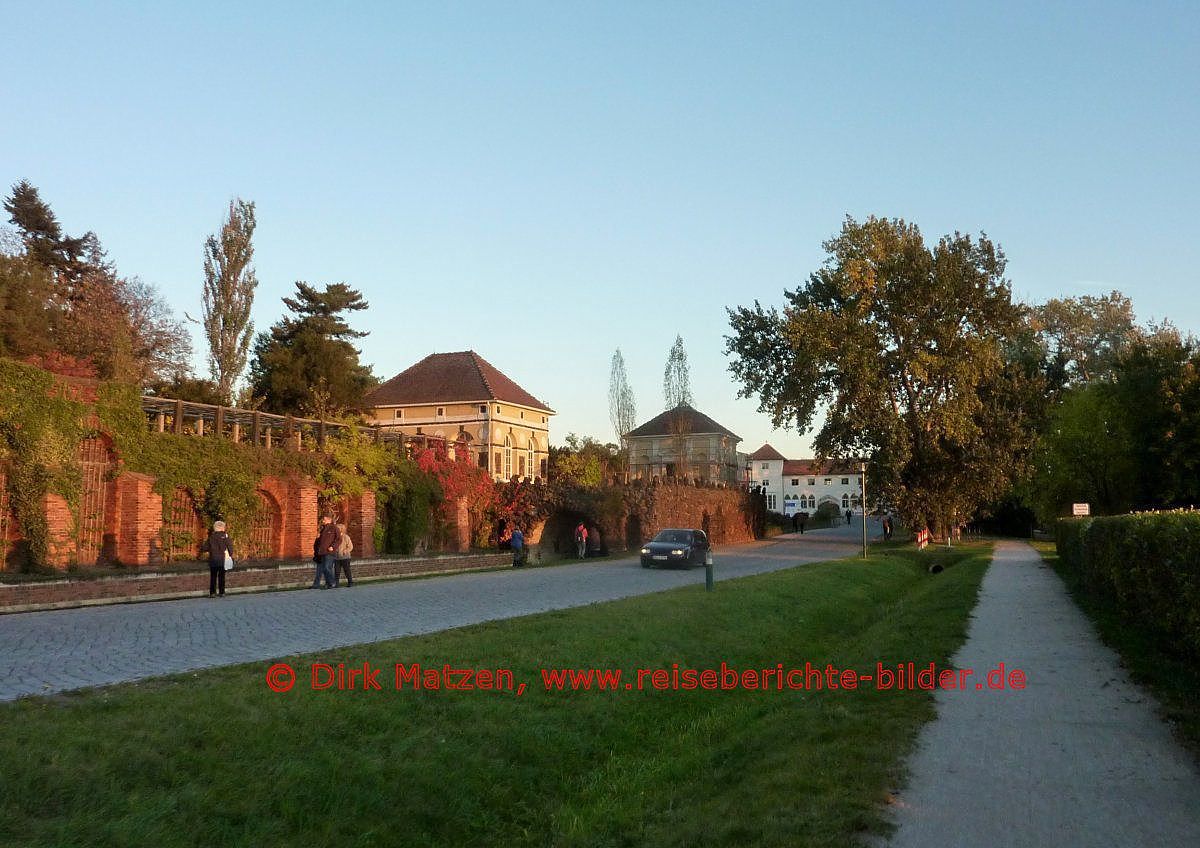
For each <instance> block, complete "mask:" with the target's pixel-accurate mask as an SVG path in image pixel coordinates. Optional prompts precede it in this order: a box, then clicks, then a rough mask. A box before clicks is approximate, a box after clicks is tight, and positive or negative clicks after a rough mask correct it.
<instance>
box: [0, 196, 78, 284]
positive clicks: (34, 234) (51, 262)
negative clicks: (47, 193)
mask: <svg viewBox="0 0 1200 848" xmlns="http://www.w3.org/2000/svg"><path fill="white" fill-rule="evenodd" d="M4 209H5V210H6V211H7V212H8V214H9V216H10V217H9V221H10V222H11V223H13V224H15V225H16V227H17V230H18V231H19V233H20V235H21V239H22V241H23V242H24V243H25V252H26V253H27V254H28V256H29V258H30V259H31V260H33V261H34V262H36V263H37V264H39V265H41V266H42V267H44V268H49V269H51V270H53V271H58V272H61V273H75V272H77V271H78V269H79V260H80V257H82V256H83V254H84V251H85V250H86V248H87V242H88V239H87V236H80V237H78V238H71V237H69V236H67V235H66V234H65V233H63V230H62V226H61V225H60V224H59V223H58V218H57V217H56V216H55V214H54V211H53V210H52V209H51V208H50V204H48V203H46V201H44V200H42V198H41V195H40V194H39V193H38V190H37V189H36V188H35V187H34V186H33V185H32V184H31V183H30V182H29V180H21V181H20V182H19V183H16V184H15V185H14V186H13V187H12V193H11V194H10V195H9V196H8V198H7V199H6V200H5V201H4Z"/></svg>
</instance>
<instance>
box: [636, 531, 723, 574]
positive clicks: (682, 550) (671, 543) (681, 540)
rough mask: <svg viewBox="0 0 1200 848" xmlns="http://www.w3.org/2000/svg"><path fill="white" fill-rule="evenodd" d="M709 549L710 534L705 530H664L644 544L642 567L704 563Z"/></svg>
mask: <svg viewBox="0 0 1200 848" xmlns="http://www.w3.org/2000/svg"><path fill="white" fill-rule="evenodd" d="M708 551H709V545H708V536H707V535H705V533H704V531H703V530H678V529H670V530H663V531H661V532H660V533H659V534H658V535H657V536H655V537H654V538H653V539H652V540H650V541H649V542H647V543H646V544H644V545H642V568H650V567H652V566H655V565H682V566H692V565H704V558H705V556H707V555H708Z"/></svg>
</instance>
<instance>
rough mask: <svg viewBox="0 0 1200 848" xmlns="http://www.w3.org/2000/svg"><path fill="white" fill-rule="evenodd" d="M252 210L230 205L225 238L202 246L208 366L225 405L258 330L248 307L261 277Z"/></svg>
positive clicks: (216, 237)
mask: <svg viewBox="0 0 1200 848" xmlns="http://www.w3.org/2000/svg"><path fill="white" fill-rule="evenodd" d="M254 227H255V220H254V204H253V203H247V202H246V201H244V200H242V199H241V198H237V199H236V200H232V201H230V202H229V216H228V217H227V218H226V219H225V223H224V224H223V225H222V227H221V232H220V233H218V234H215V235H211V236H209V237H208V240H207V241H206V242H205V243H204V318H203V325H204V335H205V337H206V338H207V340H208V366H209V371H210V372H211V374H212V378H213V381H214V382H215V383H216V384H217V391H218V392H219V393H220V395H221V398H222V400H223V401H224V402H225V403H229V401H230V400H231V399H232V397H233V388H234V385H235V384H236V383H237V381H238V378H239V377H241V376H242V372H243V371H244V370H245V369H246V358H247V356H248V355H249V351H250V340H251V338H252V337H253V335H254V324H253V323H252V322H251V320H250V307H251V306H253V305H254V290H255V289H256V288H257V287H258V277H257V276H256V275H255V273H254V266H253V265H252V264H251V263H252V262H253V260H254V244H253V238H254Z"/></svg>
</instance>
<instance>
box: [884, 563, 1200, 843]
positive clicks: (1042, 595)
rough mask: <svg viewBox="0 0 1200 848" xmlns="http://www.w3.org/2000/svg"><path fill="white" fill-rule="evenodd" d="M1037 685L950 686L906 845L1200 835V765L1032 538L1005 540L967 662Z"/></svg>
mask: <svg viewBox="0 0 1200 848" xmlns="http://www.w3.org/2000/svg"><path fill="white" fill-rule="evenodd" d="M1000 662H1003V663H1005V665H1006V666H1007V667H1008V668H1009V669H1012V668H1020V669H1022V670H1023V671H1025V673H1026V675H1027V677H1028V686H1027V688H1026V689H1025V690H1023V691H1019V692H1014V691H988V690H986V689H985V690H984V691H982V692H980V691H975V690H974V689H973V685H970V686H968V688H967V690H966V691H965V692H964V691H958V692H955V691H939V692H938V694H937V708H938V718H937V720H936V721H933V722H930V723H929V724H928V725H926V726H925V729H924V730H923V731H922V734H921V737H920V742H919V744H918V748H917V752H916V754H915V755H914V756H913V758H912V759H911V760H910V762H909V768H910V780H909V785H908V787H907V788H906V789H905V790H904V791H903V792H902V793H901V794H900V800H899V803H898V804H897V806H896V815H895V820H896V823H897V824H898V825H899V829H898V830H897V831H896V833H895V834H894V836H893V838H892V840H891V841H890V843H888V844H889V845H891V846H894V848H910V846H911V848H928V846H930V845H954V846H958V848H972V846H981V847H982V846H986V848H1003V846H1037V848H1050V846H1059V845H1061V846H1069V847H1070V848H1084V846H1103V848H1114V846H1147V848H1149V846H1154V848H1168V846H1188V848H1196V846H1200V773H1198V772H1197V769H1196V768H1195V766H1194V764H1193V763H1192V761H1191V759H1190V758H1189V757H1188V755H1187V753H1186V752H1185V751H1183V750H1182V749H1181V748H1180V746H1179V745H1178V743H1177V742H1176V741H1175V740H1174V739H1173V738H1172V736H1171V733H1170V731H1169V729H1168V728H1167V726H1166V725H1165V724H1164V723H1163V722H1162V721H1161V720H1160V719H1159V718H1158V716H1157V715H1156V714H1155V707H1154V703H1153V701H1152V700H1151V699H1150V698H1149V697H1148V696H1147V695H1146V694H1145V693H1144V692H1142V691H1141V690H1140V689H1138V688H1137V687H1136V686H1134V685H1133V684H1132V683H1131V682H1130V680H1129V678H1128V677H1127V675H1126V674H1125V672H1124V671H1123V670H1122V669H1121V667H1120V664H1119V661H1118V659H1117V656H1116V654H1115V653H1113V652H1112V651H1111V650H1109V649H1108V648H1106V647H1105V646H1104V645H1103V644H1101V642H1100V640H1099V638H1098V637H1097V636H1096V633H1095V631H1094V630H1093V628H1092V626H1091V623H1090V622H1089V621H1088V620H1087V618H1086V617H1085V616H1084V615H1083V613H1082V612H1080V611H1079V609H1078V607H1076V606H1075V604H1074V602H1072V600H1071V599H1070V597H1069V596H1068V595H1067V592H1066V589H1065V588H1064V586H1063V584H1062V582H1061V581H1060V580H1059V579H1058V577H1057V575H1055V574H1054V572H1053V571H1052V570H1051V569H1049V568H1047V567H1046V566H1045V565H1044V564H1043V563H1042V561H1041V558H1040V557H1039V556H1038V554H1037V552H1036V551H1034V550H1033V549H1032V548H1031V547H1029V546H1028V545H1025V544H1023V543H1016V542H1001V543H998V544H997V546H996V554H995V557H994V559H993V561H992V565H991V567H990V568H989V569H988V572H987V575H986V576H985V578H984V581H983V588H982V591H981V594H980V598H979V605H978V606H977V607H976V608H975V612H974V617H973V620H972V622H971V626H970V631H969V635H968V638H967V641H966V643H965V644H964V645H963V647H962V649H961V650H960V651H959V652H958V654H957V655H956V656H955V657H954V660H953V663H954V665H955V666H956V667H957V668H964V669H965V668H972V669H975V670H976V672H977V673H979V670H986V669H990V668H994V667H995V666H996V665H997V664H998V663H1000Z"/></svg>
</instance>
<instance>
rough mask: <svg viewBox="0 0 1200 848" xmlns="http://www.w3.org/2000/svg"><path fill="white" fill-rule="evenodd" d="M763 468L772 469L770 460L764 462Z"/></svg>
mask: <svg viewBox="0 0 1200 848" xmlns="http://www.w3.org/2000/svg"><path fill="white" fill-rule="evenodd" d="M762 470H763V471H770V470H771V464H770V463H769V462H764V463H763V464H762Z"/></svg>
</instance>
